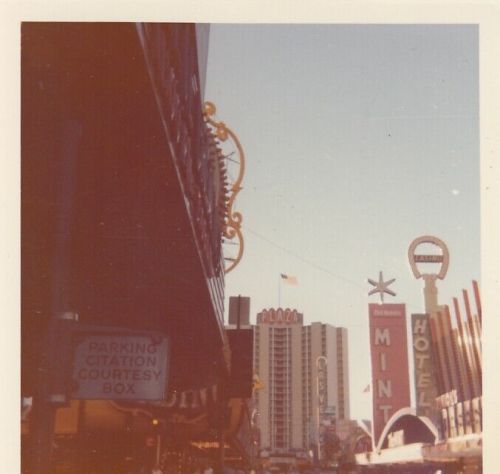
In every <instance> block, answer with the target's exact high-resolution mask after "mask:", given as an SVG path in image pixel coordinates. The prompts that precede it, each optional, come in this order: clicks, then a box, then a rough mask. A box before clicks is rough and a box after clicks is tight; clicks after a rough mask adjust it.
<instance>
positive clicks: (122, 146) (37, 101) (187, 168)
mask: <svg viewBox="0 0 500 474" xmlns="http://www.w3.org/2000/svg"><path fill="white" fill-rule="evenodd" d="M20 44H21V49H20V57H19V60H20V66H21V76H20V87H21V123H20V125H21V163H20V172H21V193H20V199H21V203H20V204H21V295H20V296H21V325H20V334H21V381H20V382H21V384H20V388H21V420H20V422H21V433H20V443H21V472H22V473H23V474H223V473H225V474H278V473H279V474H281V473H283V474H299V473H300V474H352V473H360V474H362V473H380V474H382V473H400V474H403V473H412V474H438V473H441V474H445V473H446V474H471V473H481V472H483V378H482V308H483V304H482V299H481V295H482V282H481V279H480V277H481V259H480V255H481V253H480V251H481V248H480V243H481V239H480V237H481V232H480V194H481V193H480V191H481V190H480V154H479V152H480V128H479V125H480V120H479V109H480V107H479V98H480V86H479V77H480V63H479V56H480V55H479V51H480V50H479V47H480V44H479V26H478V25H477V24H431V23H428V24H427V23H420V24H416V23H415V24H402V23H401V24H361V23H359V24H340V23H338V24H291V23H290V24H277V23H276V24H274V23H267V24H258V23H255V24H243V23H239V24H238V23H234V24H229V23H201V22H200V23H185V22H179V23H162V22H156V23H152V22H149V23H148V22H136V23H132V22H55V21H52V22H51V21H45V22H33V21H24V22H23V23H22V24H21V26H20ZM485 317H486V318H489V317H491V315H488V314H486V316H485Z"/></svg>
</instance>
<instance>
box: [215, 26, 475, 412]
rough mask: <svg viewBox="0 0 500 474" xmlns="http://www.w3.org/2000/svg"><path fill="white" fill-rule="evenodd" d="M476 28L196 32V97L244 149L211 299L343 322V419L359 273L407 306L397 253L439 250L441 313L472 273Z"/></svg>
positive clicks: (364, 331) (355, 405)
mask: <svg viewBox="0 0 500 474" xmlns="http://www.w3.org/2000/svg"><path fill="white" fill-rule="evenodd" d="M478 80H479V79H478V29H477V27H476V26H473V25H264V24H258V25H238V24H232V25H229V24H227V25H224V24H212V25H211V30H210V47H209V58H208V71H207V87H206V92H205V96H206V99H207V100H210V101H213V102H214V103H215V104H216V105H217V113H218V117H219V119H221V120H223V121H224V122H225V123H226V124H227V125H228V126H229V127H231V128H232V129H233V130H234V132H235V133H236V134H237V135H238V136H239V138H240V141H241V143H242V145H243V147H244V150H245V154H246V163H247V166H246V175H245V178H244V182H243V187H244V189H243V190H242V191H241V193H240V194H239V198H238V201H237V203H236V207H237V210H238V211H240V212H242V214H243V233H244V237H245V253H244V256H243V260H242V261H241V263H240V264H239V266H238V267H237V268H236V269H234V270H233V271H232V272H230V273H229V274H228V275H227V279H226V292H227V295H228V296H230V295H238V294H241V295H245V296H250V297H251V319H252V321H254V320H255V315H256V313H257V312H259V311H260V310H262V309H263V308H269V307H277V306H278V298H279V274H280V273H286V274H290V275H293V276H296V277H297V278H298V281H299V284H298V286H287V285H285V284H282V285H281V306H283V307H291V308H296V309H297V310H299V311H300V312H302V313H303V314H304V319H305V322H306V323H310V322H312V321H322V322H325V323H329V324H332V325H335V326H343V327H346V328H348V332H349V352H350V354H349V355H350V389H351V417H353V418H362V417H363V418H366V417H371V396H370V395H368V394H363V393H362V391H363V389H364V387H365V386H366V385H367V384H368V383H369V382H370V362H369V345H368V342H369V341H368V337H369V333H368V308H367V307H368V303H369V302H376V301H378V298H377V297H376V296H372V297H368V294H367V293H368V291H369V290H370V289H371V286H370V285H369V284H368V283H367V281H366V280H367V278H372V279H378V274H379V271H383V274H384V278H385V279H391V278H395V279H396V281H395V283H394V284H393V285H392V286H391V289H392V290H394V291H395V292H396V293H397V296H396V297H395V298H392V297H390V296H386V301H387V302H391V301H392V302H400V303H406V305H407V313H408V315H409V314H411V313H412V312H423V297H422V288H423V283H422V281H421V280H418V281H417V280H415V279H414V278H413V276H412V274H411V271H410V268H409V264H408V259H407V250H408V246H409V245H410V243H411V241H412V240H413V239H414V238H416V237H418V236H421V235H426V234H430V235H435V236H437V237H439V238H441V239H442V240H444V241H445V242H446V243H447V245H448V248H449V251H450V256H451V259H450V268H449V272H448V275H447V277H446V279H445V280H444V281H440V282H439V283H438V287H439V295H440V297H439V302H440V303H442V304H446V303H448V304H449V303H451V298H452V297H453V296H460V294H461V289H462V288H468V289H471V280H472V279H478V280H479V277H480V249H479V246H480V239H479V235H480V227H479V226H480V212H479V211H480V209H479V197H480V189H479V102H478V94H479V86H478Z"/></svg>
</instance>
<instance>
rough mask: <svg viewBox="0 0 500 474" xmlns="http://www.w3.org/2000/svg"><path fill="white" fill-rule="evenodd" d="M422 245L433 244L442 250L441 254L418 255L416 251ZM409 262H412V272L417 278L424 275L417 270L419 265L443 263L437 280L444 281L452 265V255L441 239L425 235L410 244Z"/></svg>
mask: <svg viewBox="0 0 500 474" xmlns="http://www.w3.org/2000/svg"><path fill="white" fill-rule="evenodd" d="M421 244H433V245H435V246H436V247H438V248H439V249H441V254H429V255H422V254H416V253H415V250H416V249H417V247H418V246H419V245H421ZM408 260H409V261H410V266H411V270H412V272H413V275H414V276H415V278H421V277H422V273H421V272H420V270H419V269H418V268H417V263H441V268H440V270H439V272H438V273H437V274H436V276H437V278H439V279H440V280H442V279H443V278H444V277H445V276H446V272H447V271H448V265H449V263H450V253H449V252H448V247H447V246H446V244H445V243H444V242H443V241H442V240H441V239H438V238H437V237H433V236H432V235H423V236H422V237H417V238H416V239H415V240H414V241H413V242H412V243H411V244H410V247H409V248H408Z"/></svg>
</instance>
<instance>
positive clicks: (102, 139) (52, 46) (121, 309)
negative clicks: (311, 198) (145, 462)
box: [21, 23, 230, 472]
mask: <svg viewBox="0 0 500 474" xmlns="http://www.w3.org/2000/svg"><path fill="white" fill-rule="evenodd" d="M21 33H22V38H21V41H22V54H21V67H22V76H21V79H22V109H21V112H22V129H21V133H22V157H21V171H22V182H21V212H22V215H21V222H22V228H21V231H22V241H21V258H22V262H21V265H22V281H21V291H22V301H21V343H22V380H21V385H22V387H21V388H22V395H23V397H24V398H25V399H26V400H28V399H29V400H32V410H31V411H32V414H31V416H30V417H29V418H30V419H31V420H32V421H33V420H37V419H38V418H37V416H36V413H37V411H38V412H40V411H41V410H42V409H44V406H45V405H44V404H46V403H47V400H50V399H51V396H53V395H54V394H53V393H52V392H54V389H53V387H52V386H51V382H50V380H51V379H52V378H54V377H55V378H57V377H58V373H57V372H58V370H59V369H60V367H61V364H63V365H62V366H64V367H66V365H64V364H65V362H64V361H62V362H61V360H60V359H61V358H63V357H64V356H63V354H62V353H60V350H62V348H61V347H60V346H59V345H58V341H57V339H54V338H53V335H52V332H51V328H52V326H53V325H54V321H56V320H57V318H58V317H59V316H60V315H64V314H78V321H79V322H78V323H77V324H79V325H92V326H96V327H101V326H102V327H113V328H121V329H126V330H130V331H155V332H157V333H160V334H162V335H164V336H165V337H166V338H168V340H169V345H170V353H169V361H168V364H169V377H168V381H167V389H166V393H165V398H164V400H163V401H159V402H156V403H150V404H144V403H142V402H141V401H140V400H139V401H133V402H131V403H124V404H120V405H119V404H117V403H113V402H102V401H101V402H98V401H91V400H84V401H81V402H79V403H77V404H75V402H74V401H71V387H70V386H67V385H64V381H63V386H64V387H63V388H64V390H65V391H66V393H65V396H66V397H65V398H64V397H63V399H62V405H58V406H57V407H58V419H57V421H60V419H61V416H60V415H61V413H63V412H64V410H66V411H68V410H73V411H74V410H77V411H78V413H79V414H78V415H75V416H76V419H77V421H76V422H75V423H74V425H75V428H74V429H72V430H69V432H71V433H77V434H78V435H79V436H81V435H82V433H83V432H85V431H92V430H94V434H95V433H99V436H100V435H102V433H105V432H110V433H118V434H119V436H120V435H121V434H122V433H127V436H129V438H128V439H133V436H134V433H136V432H137V433H139V435H138V436H139V438H138V439H140V440H141V441H140V442H139V441H138V443H139V445H140V446H141V447H142V444H143V439H144V434H145V433H146V434H147V433H149V431H151V426H150V420H151V419H154V418H155V417H157V418H158V420H160V423H159V424H160V425H161V426H168V427H169V429H170V430H172V427H173V426H174V425H175V423H177V421H178V420H179V419H183V420H184V424H177V425H175V426H177V427H178V428H179V429H178V430H177V432H176V433H177V435H178V436H177V437H176V439H177V440H183V439H184V440H188V441H189V440H190V439H194V438H196V439H204V436H205V435H204V433H206V432H208V431H209V430H210V429H212V428H214V427H216V428H217V427H219V426H220V424H219V422H218V421H217V415H214V413H218V411H217V410H216V409H215V408H214V407H216V406H217V403H219V401H220V398H221V393H222V390H221V387H222V386H223V385H224V381H225V380H227V378H228V377H229V359H230V358H229V356H228V353H229V351H230V348H229V345H228V341H227V336H226V334H225V330H224V320H223V310H224V308H223V304H224V267H223V256H222V249H221V236H222V232H223V226H224V209H225V203H226V199H227V197H226V190H225V188H224V184H223V178H224V176H223V169H222V168H221V165H220V163H221V152H220V149H219V148H218V146H217V139H216V138H215V136H214V135H213V133H212V131H211V130H210V128H209V127H208V125H207V120H206V117H205V116H204V113H203V98H202V88H203V85H202V84H201V83H200V77H202V78H204V77H205V71H200V70H199V64H205V65H206V51H207V50H206V47H205V46H203V43H204V42H206V41H208V27H205V28H204V29H203V35H201V36H200V37H198V38H197V36H196V29H195V25H192V24H175V25H173V24H134V23H112V24H110V23H24V24H23V25H22V31H21ZM200 45H201V46H203V48H204V53H203V54H204V55H205V59H203V58H201V60H200V58H199V57H198V49H199V48H200V47H201V46H200ZM203 81H204V79H203ZM56 361H58V362H57V363H56ZM64 370H66V369H64ZM69 385H70V384H69ZM59 388H60V387H59ZM64 390H63V391H64ZM181 394H184V395H183V396H182V397H181ZM200 394H201V395H200ZM207 394H208V395H207ZM199 396H202V397H204V403H201V404H200V403H197V402H195V401H193V400H198V398H196V397H199ZM207 400H208V401H207ZM60 402H61V400H60ZM200 406H201V408H200ZM193 407H195V408H196V410H198V411H197V412H196V413H194V412H191V413H190V412H189V410H190V409H191V408H193ZM182 410H184V411H182ZM196 410H195V411H196ZM210 411H212V413H210ZM141 413H142V414H144V416H143V417H142V418H141V416H142V415H141ZM200 414H201V415H203V416H201V418H203V420H204V421H203V422H199V423H197V422H193V421H192V419H200ZM174 415H175V416H174ZM176 416H177V418H176ZM197 416H198V418H196V417H197ZM179 417H180V418H179ZM183 417H184V418H183ZM63 418H64V417H63ZM70 418H71V417H70ZM176 420H177V421H176ZM190 420H191V421H190ZM148 430H149V431H148ZM56 431H57V423H56ZM27 432H28V433H29V432H31V433H33V427H31V431H30V430H29V429H28V430H27ZM155 433H156V432H155ZM155 433H153V434H155ZM150 434H151V433H150ZM32 437H33V436H32ZM205 437H206V436H205ZM94 439H96V440H97V439H98V437H97V438H94ZM115 439H118V438H116V437H115ZM89 443H90V444H89V449H91V448H92V449H93V448H94V446H93V445H92V443H91V442H89ZM81 445H82V444H81V443H80V446H81ZM131 445H132V446H137V443H136V444H134V443H132V444H131ZM134 449H135V448H134ZM110 451H111V449H110ZM117 451H118V454H117V456H118V457H119V456H122V457H124V456H125V453H123V452H122V453H119V451H120V449H119V448H118V449H117ZM129 454H130V453H129ZM109 462H111V461H109ZM23 464H24V467H25V468H26V469H28V467H27V466H29V463H26V462H23ZM96 465H98V466H101V467H100V468H102V469H103V472H109V471H106V470H105V469H109V468H110V466H111V464H109V463H108V464H106V463H105V462H101V463H100V464H99V463H97V464H96ZM26 469H25V470H26ZM82 469H83V468H82ZM89 469H90V468H89ZM95 469H97V470H95V472H101V471H99V470H98V469H99V468H97V467H96V468H95ZM116 469H118V468H116ZM32 472H35V471H32ZM36 472H41V471H36ZM75 472H76V471H75ZM85 472H87V471H85ZM92 472H94V471H92ZM113 472H115V471H113ZM116 472H121V471H119V470H118V471H116ZM124 472H125V471H124Z"/></svg>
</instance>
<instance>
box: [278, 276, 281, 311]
mask: <svg viewBox="0 0 500 474" xmlns="http://www.w3.org/2000/svg"><path fill="white" fill-rule="evenodd" d="M279 307H281V273H279V274H278V308H279Z"/></svg>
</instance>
